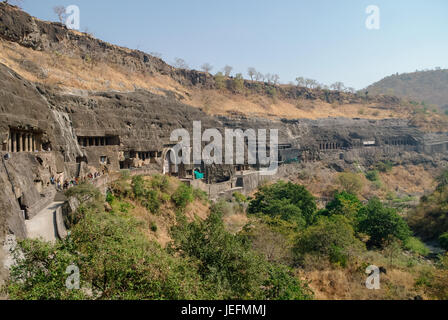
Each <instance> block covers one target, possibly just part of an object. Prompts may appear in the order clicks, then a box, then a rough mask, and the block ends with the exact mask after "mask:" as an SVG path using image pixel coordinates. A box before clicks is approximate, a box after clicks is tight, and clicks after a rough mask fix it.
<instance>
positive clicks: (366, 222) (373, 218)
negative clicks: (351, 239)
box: [358, 198, 411, 247]
mask: <svg viewBox="0 0 448 320" xmlns="http://www.w3.org/2000/svg"><path fill="white" fill-rule="evenodd" d="M358 221H359V222H358V231H360V232H362V233H365V234H367V235H368V236H369V237H370V239H369V242H368V243H369V244H370V245H373V246H377V247H381V246H383V244H384V241H386V240H387V239H388V238H390V237H394V238H397V239H399V240H401V241H406V240H407V239H408V238H409V237H410V236H411V231H410V229H409V226H408V225H407V223H406V221H404V219H403V218H402V217H400V216H399V215H398V214H397V212H396V210H395V209H392V208H386V207H384V206H383V204H382V203H381V202H380V200H379V199H377V198H374V199H371V200H370V201H369V203H368V204H367V206H366V207H363V208H362V209H361V210H360V212H359V217H358Z"/></svg>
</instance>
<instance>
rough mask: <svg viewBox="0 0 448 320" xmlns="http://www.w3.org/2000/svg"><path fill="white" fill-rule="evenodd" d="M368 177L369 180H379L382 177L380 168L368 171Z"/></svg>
mask: <svg viewBox="0 0 448 320" xmlns="http://www.w3.org/2000/svg"><path fill="white" fill-rule="evenodd" d="M366 178H367V180H369V181H372V182H374V181H378V180H379V179H380V176H379V172H378V170H370V171H367V173H366Z"/></svg>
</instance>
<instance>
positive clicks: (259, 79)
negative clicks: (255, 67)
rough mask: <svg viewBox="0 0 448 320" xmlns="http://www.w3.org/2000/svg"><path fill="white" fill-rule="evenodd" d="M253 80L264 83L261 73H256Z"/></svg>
mask: <svg viewBox="0 0 448 320" xmlns="http://www.w3.org/2000/svg"><path fill="white" fill-rule="evenodd" d="M255 80H257V81H264V74H262V73H261V72H257V74H256V75H255Z"/></svg>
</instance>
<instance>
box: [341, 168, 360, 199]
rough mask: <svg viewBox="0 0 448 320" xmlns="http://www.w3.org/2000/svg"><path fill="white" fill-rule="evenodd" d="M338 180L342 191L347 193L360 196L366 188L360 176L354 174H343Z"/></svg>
mask: <svg viewBox="0 0 448 320" xmlns="http://www.w3.org/2000/svg"><path fill="white" fill-rule="evenodd" d="M336 179H337V183H338V184H339V185H340V186H341V188H342V190H343V191H346V192H347V193H351V194H358V193H359V192H360V191H361V189H362V188H363V186H364V183H363V181H362V180H361V178H360V177H359V175H358V174H357V173H354V172H342V173H340V174H339V175H338V176H337V178H336Z"/></svg>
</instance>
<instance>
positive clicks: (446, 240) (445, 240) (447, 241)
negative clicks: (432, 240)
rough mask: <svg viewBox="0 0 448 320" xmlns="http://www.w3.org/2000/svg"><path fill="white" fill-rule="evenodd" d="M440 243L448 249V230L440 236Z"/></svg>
mask: <svg viewBox="0 0 448 320" xmlns="http://www.w3.org/2000/svg"><path fill="white" fill-rule="evenodd" d="M439 243H440V246H441V247H442V248H443V249H445V250H448V232H445V233H444V234H442V235H441V236H440V237H439Z"/></svg>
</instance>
